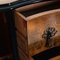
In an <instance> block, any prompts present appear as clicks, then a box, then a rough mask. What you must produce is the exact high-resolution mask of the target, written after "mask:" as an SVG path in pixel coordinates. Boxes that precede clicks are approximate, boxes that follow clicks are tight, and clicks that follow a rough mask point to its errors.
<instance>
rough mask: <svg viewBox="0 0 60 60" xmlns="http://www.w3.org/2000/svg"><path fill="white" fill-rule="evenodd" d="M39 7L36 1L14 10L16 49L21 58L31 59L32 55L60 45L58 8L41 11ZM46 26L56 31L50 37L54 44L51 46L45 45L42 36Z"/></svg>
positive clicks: (59, 10) (59, 12) (59, 15)
mask: <svg viewBox="0 0 60 60" xmlns="http://www.w3.org/2000/svg"><path fill="white" fill-rule="evenodd" d="M46 3H47V2H45V3H44V4H46ZM49 3H50V2H49ZM44 4H43V5H44ZM40 7H41V5H40V3H37V4H36V5H27V6H24V7H21V8H18V9H16V10H15V25H16V34H17V43H18V47H17V49H18V53H19V57H20V59H21V60H33V59H32V56H33V55H35V54H38V53H40V52H42V51H45V50H48V49H50V48H53V47H56V46H60V38H59V37H60V9H52V10H48V11H43V12H41V9H40ZM47 27H54V28H55V29H56V30H57V31H58V32H57V33H56V35H55V36H54V37H52V42H53V43H55V45H53V46H51V47H45V42H46V41H45V40H44V39H43V38H42V34H43V32H44V30H46V28H47Z"/></svg>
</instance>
